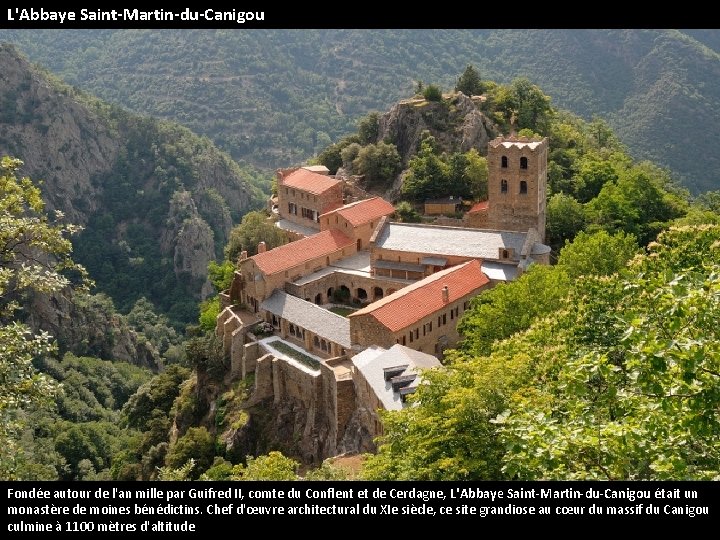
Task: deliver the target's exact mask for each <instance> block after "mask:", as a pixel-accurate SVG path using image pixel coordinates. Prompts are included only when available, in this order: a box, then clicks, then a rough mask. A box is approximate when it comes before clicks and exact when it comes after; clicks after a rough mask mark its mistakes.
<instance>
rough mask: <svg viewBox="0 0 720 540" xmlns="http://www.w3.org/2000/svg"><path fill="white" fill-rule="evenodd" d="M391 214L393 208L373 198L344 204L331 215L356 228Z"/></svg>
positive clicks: (387, 203) (381, 199) (381, 200)
mask: <svg viewBox="0 0 720 540" xmlns="http://www.w3.org/2000/svg"><path fill="white" fill-rule="evenodd" d="M393 212H395V208H394V207H393V205H392V204H390V203H389V202H387V201H386V200H385V199H383V198H382V197H373V198H372V199H365V200H363V201H358V202H354V203H350V204H346V205H345V206H343V207H342V208H340V209H338V210H335V211H333V212H332V213H333V214H338V215H340V216H342V217H344V218H345V219H346V220H347V221H348V222H349V223H350V225H352V226H353V227H357V226H359V225H363V224H364V223H369V222H371V221H374V220H379V219H380V218H381V217H383V216H389V215H390V214H392V213H393ZM329 213H331V212H326V213H325V214H323V215H327V214H329ZM321 217H322V216H321Z"/></svg>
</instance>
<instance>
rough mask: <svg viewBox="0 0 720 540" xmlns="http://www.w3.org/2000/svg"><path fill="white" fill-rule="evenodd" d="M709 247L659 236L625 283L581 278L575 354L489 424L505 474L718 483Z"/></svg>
mask: <svg viewBox="0 0 720 540" xmlns="http://www.w3.org/2000/svg"><path fill="white" fill-rule="evenodd" d="M718 240H720V227H718V226H714V227H694V228H690V227H685V228H682V229H676V230H670V231H668V232H666V233H663V234H662V235H661V236H660V238H658V242H659V243H657V244H655V245H652V246H650V249H651V256H649V257H641V258H638V259H636V260H635V261H634V262H633V265H632V267H631V270H632V271H634V272H633V273H632V274H631V275H629V276H627V277H624V278H620V279H615V280H607V279H597V278H590V279H585V280H581V282H580V283H579V286H580V287H582V294H583V302H582V303H581V304H577V305H576V306H575V309H574V310H573V312H572V313H571V314H569V315H570V316H571V317H572V318H573V319H574V321H575V322H574V324H573V325H572V332H573V338H572V339H573V341H574V343H576V344H577V347H576V349H575V351H574V352H573V353H570V354H567V353H566V358H564V359H563V361H562V362H561V363H559V364H558V366H559V370H558V373H557V375H556V376H555V377H553V378H552V380H550V379H547V380H545V381H544V382H542V383H540V384H539V385H538V387H537V388H536V389H535V390H534V391H533V392H528V393H526V394H525V395H524V396H520V395H518V396H517V397H516V398H515V399H514V400H513V402H512V403H511V404H509V407H508V410H509V411H511V412H510V414H508V415H506V416H504V417H503V418H502V419H501V420H500V424H499V425H501V426H502V428H501V429H502V432H501V439H502V441H503V442H504V443H505V444H506V445H507V446H506V448H508V449H509V451H508V454H507V455H506V456H505V459H504V470H505V473H506V474H507V475H508V476H510V477H514V478H522V479H537V478H562V479H610V480H643V479H656V480H668V479H707V480H709V479H717V471H718V468H719V467H720V459H719V458H718V456H719V455H720V454H719V453H718V449H720V442H719V441H720V438H719V437H718V435H719V434H720V420H719V419H718V415H717V407H718V405H719V404H720V397H719V394H718V392H717V388H718V383H719V379H720V373H718V369H717V365H718V358H720V345H719V343H720V341H719V340H718V337H719V336H718V328H720V281H719V280H718V276H720V273H718V270H720V266H719V265H718V263H717V261H718V260H720V259H719V258H718V253H717V251H718V246H720V243H719V242H718ZM685 253H692V255H691V260H688V259H685V257H684V254H685ZM599 330H600V331H599Z"/></svg>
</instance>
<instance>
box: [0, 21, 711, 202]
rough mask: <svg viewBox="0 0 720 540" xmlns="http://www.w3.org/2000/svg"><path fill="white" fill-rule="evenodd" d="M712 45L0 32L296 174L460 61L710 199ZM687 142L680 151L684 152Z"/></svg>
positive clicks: (620, 37)
mask: <svg viewBox="0 0 720 540" xmlns="http://www.w3.org/2000/svg"><path fill="white" fill-rule="evenodd" d="M717 36H718V33H717V31H712V30H688V31H686V32H678V31H672V30H531V31H529V30H371V31H369V30H253V31H252V32H236V31H232V30H216V31H208V30H163V31H140V30H114V31H111V30H97V31H94V30H93V31H88V30H79V31H74V30H72V31H54V30H44V31H35V30H33V31H32V32H30V31H22V30H15V31H10V30H4V31H0V39H3V40H8V41H12V42H14V43H17V44H18V46H19V47H21V49H22V50H23V51H25V52H26V54H28V55H29V56H30V57H31V58H32V59H33V60H36V61H39V62H41V63H42V64H43V65H45V66H47V67H49V68H50V69H52V70H54V71H55V72H57V73H59V74H61V75H62V76H63V77H64V78H65V80H67V81H68V82H70V83H72V84H78V85H80V86H82V87H83V88H87V89H89V90H91V91H92V92H95V93H96V94H97V95H99V96H101V97H102V98H104V99H108V100H110V101H113V102H115V103H119V104H122V105H124V106H127V107H130V108H132V109H133V110H136V111H142V112H149V113H151V114H154V115H157V116H161V117H165V118H169V119H173V120H176V121H179V122H181V123H183V124H184V125H186V126H188V127H190V128H192V129H194V130H196V131H198V132H200V133H203V134H206V135H208V136H209V137H211V138H212V139H213V140H214V141H215V142H216V143H217V144H219V145H220V146H221V147H223V148H225V149H226V150H228V151H229V152H230V153H231V154H232V155H233V156H234V157H235V158H236V159H240V158H242V159H246V160H248V161H251V162H253V163H255V164H258V165H261V166H264V167H271V166H284V165H286V164H287V163H293V162H298V161H300V160H302V159H304V158H306V157H308V156H309V155H311V154H313V153H314V152H316V151H317V150H319V149H321V148H323V147H324V146H326V145H327V144H328V143H329V141H330V140H336V139H337V138H338V137H339V136H340V135H343V134H345V133H348V132H349V131H351V130H352V126H353V123H354V121H355V120H356V119H357V118H358V117H359V116H362V115H363V114H365V113H366V112H367V111H369V110H373V109H375V110H385V109H386V108H387V107H388V106H389V105H391V104H392V103H393V102H395V101H397V100H398V99H399V98H400V97H402V96H405V95H407V94H408V93H409V92H410V91H411V89H412V88H413V86H414V81H416V80H418V79H420V80H423V81H425V82H426V83H427V82H436V83H440V84H441V85H443V86H444V87H445V88H448V87H450V86H452V85H454V82H455V78H456V77H457V75H458V74H459V73H460V72H461V71H462V69H463V68H464V67H465V65H466V64H467V63H472V64H474V65H475V66H477V67H478V68H479V69H480V72H481V74H482V76H483V77H486V78H489V79H493V80H497V81H499V82H509V81H510V80H512V79H513V78H515V77H518V76H523V75H524V76H528V77H529V78H530V79H531V80H532V81H533V82H535V83H537V84H539V85H540V86H541V87H542V88H543V90H544V91H545V93H547V94H548V95H551V96H553V100H554V103H555V105H557V106H560V107H562V108H567V109H569V110H571V111H573V112H575V113H577V114H580V115H581V116H583V117H585V118H586V119H587V118H590V117H591V116H592V115H594V114H598V115H601V116H604V117H608V118H610V120H611V123H612V125H613V127H614V128H615V130H616V132H617V133H618V134H619V135H620V137H621V139H622V140H623V142H625V143H626V144H627V145H628V146H629V147H630V150H631V152H632V153H633V154H634V155H635V156H636V157H641V158H650V159H653V160H656V161H658V162H659V163H661V164H663V165H666V166H669V167H670V168H672V169H673V170H674V171H675V172H676V173H678V174H679V175H680V176H681V177H683V180H684V182H685V183H686V184H687V185H688V186H689V187H690V188H691V189H693V190H695V191H702V190H706V189H713V188H714V189H717V188H718V187H720V179H718V176H717V175H716V174H715V173H714V170H716V169H717V165H718V159H720V158H719V157H718V156H719V154H720V151H719V150H718V148H717V144H716V141H718V140H720V126H718V125H717V123H716V122H714V118H715V111H716V110H717V109H718V106H720V84H719V82H720V56H718V54H717V52H718V37H717ZM690 143H691V144H690Z"/></svg>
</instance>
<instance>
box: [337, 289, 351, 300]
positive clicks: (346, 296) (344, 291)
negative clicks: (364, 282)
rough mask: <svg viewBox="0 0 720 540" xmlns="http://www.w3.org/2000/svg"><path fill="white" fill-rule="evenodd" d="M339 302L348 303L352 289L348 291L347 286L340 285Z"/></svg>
mask: <svg viewBox="0 0 720 540" xmlns="http://www.w3.org/2000/svg"><path fill="white" fill-rule="evenodd" d="M339 300H340V301H341V302H347V301H349V300H350V289H348V288H347V287H346V286H345V285H340V298H339Z"/></svg>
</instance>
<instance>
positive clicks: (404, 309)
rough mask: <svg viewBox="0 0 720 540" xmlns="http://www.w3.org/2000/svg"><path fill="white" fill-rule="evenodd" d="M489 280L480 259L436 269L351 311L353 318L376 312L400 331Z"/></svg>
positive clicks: (382, 321) (394, 328) (377, 316)
mask: <svg viewBox="0 0 720 540" xmlns="http://www.w3.org/2000/svg"><path fill="white" fill-rule="evenodd" d="M488 283H490V280H489V279H488V277H487V276H486V275H485V274H483V272H482V270H481V269H480V262H479V261H478V260H473V261H469V262H466V263H464V264H461V265H458V266H453V267H452V268H448V269H447V270H442V271H440V272H436V273H435V274H433V275H431V276H428V277H426V278H425V279H423V280H420V281H418V282H417V283H413V284H412V285H410V286H408V287H405V288H403V289H400V290H399V291H397V292H394V293H392V294H391V295H388V296H386V297H385V298H382V299H381V300H378V301H377V302H373V303H372V304H370V305H369V306H367V307H365V308H363V309H361V310H358V311H356V312H354V313H351V314H350V315H349V317H351V318H352V317H357V316H359V315H372V316H373V317H375V319H377V320H378V321H379V322H380V323H381V324H382V325H384V326H385V327H387V328H388V329H389V330H390V331H391V332H397V331H399V330H402V329H403V328H407V327H408V326H411V325H413V324H416V323H417V322H419V321H421V320H422V319H424V318H426V317H427V316H429V315H431V314H433V313H435V312H437V311H439V310H441V309H442V308H443V306H446V305H448V304H452V303H453V302H456V301H457V300H459V299H460V298H462V297H464V296H467V295H469V294H471V293H473V292H475V291H477V290H478V289H479V288H481V287H483V286H485V285H487V284H488ZM443 287H447V288H448V295H449V301H448V302H444V301H443V297H442V289H443Z"/></svg>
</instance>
